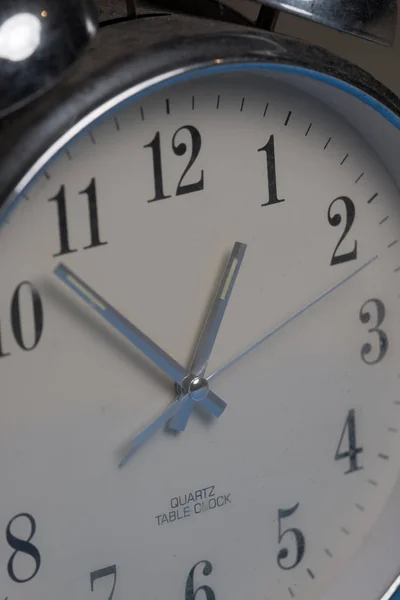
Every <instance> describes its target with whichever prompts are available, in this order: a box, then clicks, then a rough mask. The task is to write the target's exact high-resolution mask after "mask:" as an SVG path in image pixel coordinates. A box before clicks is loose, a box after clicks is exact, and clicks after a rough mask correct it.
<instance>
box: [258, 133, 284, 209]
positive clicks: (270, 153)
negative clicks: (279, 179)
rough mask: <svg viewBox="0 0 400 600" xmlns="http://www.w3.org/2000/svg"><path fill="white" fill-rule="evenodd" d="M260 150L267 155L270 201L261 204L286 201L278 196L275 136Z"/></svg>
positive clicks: (267, 204)
mask: <svg viewBox="0 0 400 600" xmlns="http://www.w3.org/2000/svg"><path fill="white" fill-rule="evenodd" d="M258 152H265V154H266V157H267V176H268V201H267V202H265V203H264V204H261V206H269V205H270V204H279V203H280V202H285V199H284V198H278V191H277V188H276V168H275V138H274V136H273V135H271V136H270V138H269V140H268V142H267V143H266V144H265V146H263V147H262V148H259V150H258Z"/></svg>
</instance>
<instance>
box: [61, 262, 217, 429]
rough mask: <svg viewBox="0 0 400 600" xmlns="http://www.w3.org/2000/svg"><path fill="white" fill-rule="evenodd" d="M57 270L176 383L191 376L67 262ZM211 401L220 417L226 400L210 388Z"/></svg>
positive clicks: (208, 405)
mask: <svg viewBox="0 0 400 600" xmlns="http://www.w3.org/2000/svg"><path fill="white" fill-rule="evenodd" d="M54 272H55V274H56V275H57V277H58V278H59V279H61V281H62V282H63V283H65V284H66V285H67V286H68V287H69V288H70V289H71V290H72V291H73V292H75V293H76V294H77V295H78V296H79V297H80V298H82V300H84V301H85V302H86V304H88V305H89V306H90V307H91V308H93V309H94V310H95V311H96V312H97V313H98V314H99V315H100V316H101V317H103V319H105V320H106V321H107V322H108V323H109V324H110V325H112V326H113V327H114V329H116V330H117V331H119V332H120V333H121V334H122V335H123V336H124V337H125V338H126V339H127V340H128V341H129V342H131V343H132V344H133V345H134V346H135V347H136V348H138V349H139V350H140V351H141V352H143V354H145V355H146V356H147V358H148V359H150V360H151V361H152V362H153V363H154V364H155V365H157V367H159V368H160V369H161V370H162V371H163V372H164V373H165V374H166V375H168V376H169V377H170V378H171V379H172V380H173V381H174V382H175V383H177V384H178V385H182V384H183V382H184V379H185V377H186V376H187V372H186V370H185V369H184V368H183V367H181V365H180V364H179V363H177V362H176V361H175V360H174V359H173V358H172V357H171V356H169V354H167V353H166V352H165V351H164V350H163V349H162V348H160V347H159V346H158V345H157V344H155V343H154V342H153V341H152V340H151V339H150V338H149V337H147V336H146V335H145V334H144V333H143V332H142V331H140V329H138V328H137V327H135V326H134V325H133V324H132V323H131V322H130V321H128V320H127V319H126V318H125V317H124V316H123V315H121V313H119V312H118V311H117V310H116V309H115V308H113V307H112V306H111V305H110V304H108V302H106V300H104V298H102V297H101V296H99V294H97V293H96V292H95V291H94V290H92V288H90V287H89V286H88V285H87V284H86V283H85V282H84V281H83V280H82V279H80V278H79V277H77V276H76V275H75V274H74V273H73V272H72V271H71V270H70V269H68V267H66V266H65V265H62V264H60V265H58V267H56V269H55V271H54ZM208 399H209V400H210V401H209V402H205V400H206V399H205V398H203V399H202V400H201V402H202V403H203V404H204V405H205V408H207V410H209V411H210V412H211V413H212V414H213V415H214V416H216V417H219V416H220V415H221V414H222V412H223V410H224V408H225V406H226V404H225V402H223V400H221V399H220V398H218V396H216V394H212V393H211V392H209V394H208Z"/></svg>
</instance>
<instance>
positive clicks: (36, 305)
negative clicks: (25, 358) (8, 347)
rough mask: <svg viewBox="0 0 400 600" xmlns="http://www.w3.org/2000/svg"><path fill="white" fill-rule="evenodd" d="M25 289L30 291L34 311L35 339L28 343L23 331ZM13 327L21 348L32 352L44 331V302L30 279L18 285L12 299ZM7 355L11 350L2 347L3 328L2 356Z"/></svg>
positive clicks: (0, 353) (0, 349)
mask: <svg viewBox="0 0 400 600" xmlns="http://www.w3.org/2000/svg"><path fill="white" fill-rule="evenodd" d="M24 289H27V290H28V291H29V295H30V298H31V302H32V312H33V340H32V341H31V342H30V343H28V342H27V341H26V340H25V337H26V336H24V333H23V320H22V311H21V294H22V291H23V290H24ZM10 316H11V329H12V332H13V334H14V338H15V341H16V342H17V344H18V346H19V347H20V348H21V350H25V351H26V352H30V351H31V350H34V349H35V348H36V346H37V345H38V344H39V342H40V340H41V337H42V333H43V323H44V318H43V304H42V300H41V298H40V295H39V292H38V291H37V289H36V288H35V286H34V285H33V284H32V283H30V282H29V281H23V282H22V283H20V284H19V285H18V286H17V289H16V290H15V292H14V294H13V297H12V299H11V315H10ZM5 356H10V352H5V351H4V350H3V347H2V339H1V329H0V358H4V357H5Z"/></svg>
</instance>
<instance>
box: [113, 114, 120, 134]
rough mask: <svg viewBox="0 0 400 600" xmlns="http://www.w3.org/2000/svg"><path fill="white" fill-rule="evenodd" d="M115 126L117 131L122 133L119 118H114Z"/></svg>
mask: <svg viewBox="0 0 400 600" xmlns="http://www.w3.org/2000/svg"><path fill="white" fill-rule="evenodd" d="M114 125H115V129H116V130H117V131H120V130H121V127H120V125H119V121H118V117H114Z"/></svg>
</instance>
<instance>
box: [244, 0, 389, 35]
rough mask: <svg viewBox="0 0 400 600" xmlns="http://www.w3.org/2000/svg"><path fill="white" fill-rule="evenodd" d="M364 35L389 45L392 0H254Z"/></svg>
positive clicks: (340, 29) (338, 28) (316, 21)
mask: <svg viewBox="0 0 400 600" xmlns="http://www.w3.org/2000/svg"><path fill="white" fill-rule="evenodd" d="M256 1H257V2H259V3H260V4H264V5H266V6H270V7H271V8H274V9H277V10H282V11H284V12H288V13H291V14H293V15H297V16H299V17H303V18H306V19H309V20H310V21H314V22H315V23H320V24H321V25H326V26H328V27H332V28H333V29H337V30H339V31H343V32H345V33H350V34H352V35H356V36H359V37H362V38H364V39H367V40H370V41H372V42H376V43H379V44H383V45H385V46H391V45H392V44H393V42H394V38H395V34H396V25H397V2H396V0H256Z"/></svg>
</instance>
